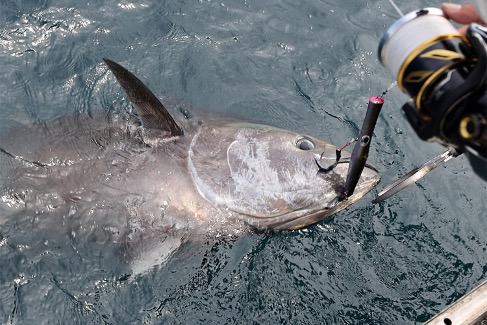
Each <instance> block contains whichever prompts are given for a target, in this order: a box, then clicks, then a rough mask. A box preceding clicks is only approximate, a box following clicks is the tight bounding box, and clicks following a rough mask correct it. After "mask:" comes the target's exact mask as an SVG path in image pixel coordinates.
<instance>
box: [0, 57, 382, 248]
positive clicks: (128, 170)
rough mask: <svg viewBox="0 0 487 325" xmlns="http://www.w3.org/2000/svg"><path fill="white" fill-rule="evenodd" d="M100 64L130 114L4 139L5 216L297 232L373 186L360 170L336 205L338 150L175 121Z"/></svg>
mask: <svg viewBox="0 0 487 325" xmlns="http://www.w3.org/2000/svg"><path fill="white" fill-rule="evenodd" d="M105 62H106V64H107V65H108V67H109V70H110V71H111V72H112V73H113V74H114V75H115V77H116V79H117V80H118V82H119V83H120V85H121V87H122V88H123V90H124V91H125V93H126V95H127V97H128V98H129V99H130V101H131V102H132V103H133V106H134V108H135V111H136V114H126V115H123V114H107V115H99V116H94V117H91V116H88V115H83V114H78V115H75V116H69V117H62V118H58V119H56V120H54V121H51V122H49V123H38V124H34V125H31V126H29V127H23V128H16V129H13V130H10V131H9V132H4V134H3V135H2V136H1V137H0V164H1V165H0V167H1V171H0V181H1V185H2V187H1V189H0V191H1V192H0V193H1V194H0V195H1V196H0V212H1V213H2V214H3V215H4V216H11V217H12V216H15V215H28V216H31V218H32V220H33V221H32V222H34V223H36V224H37V225H38V227H45V228H50V229H56V228H59V227H61V224H66V223H69V224H70V229H71V230H70V231H75V232H76V231H78V232H82V231H84V232H86V233H87V234H88V235H89V236H95V237H96V236H106V234H107V233H108V234H110V236H111V237H115V239H116V240H120V241H125V242H127V241H128V242H134V241H140V240H141V239H142V240H143V239H144V238H149V237H150V238H155V237H157V236H158V234H163V233H171V232H172V233H177V232H178V231H181V230H185V229H196V230H198V229H208V227H213V228H218V227H220V226H221V227H223V225H226V226H227V227H228V225H235V224H240V225H242V224H246V225H250V226H252V227H254V228H257V229H275V230H293V229H299V228H303V227H306V226H309V225H311V224H314V223H317V222H319V221H321V220H323V219H325V218H327V217H329V216H331V215H333V214H335V213H337V212H338V211H340V210H342V209H344V208H346V207H347V206H349V205H351V204H352V203H354V202H356V201H357V200H358V199H360V198H362V197H363V196H364V195H365V194H366V193H367V192H369V191H370V190H371V189H372V188H374V186H375V185H376V184H377V183H378V182H379V179H380V177H379V175H378V173H377V171H376V170H375V169H374V168H373V167H371V166H367V167H366V168H365V169H364V172H363V173H362V176H361V178H360V181H359V182H358V185H357V187H356V189H355V192H354V194H353V195H352V196H351V197H349V198H348V199H347V200H344V201H339V200H338V198H339V196H340V195H341V193H342V192H341V191H342V190H343V186H344V183H345V180H346V177H347V171H348V165H349V164H348V163H349V160H350V159H349V158H350V155H349V154H348V153H346V152H342V155H341V158H340V160H339V161H338V164H337V165H336V167H334V168H333V169H331V170H330V171H328V172H323V170H322V169H321V171H320V168H319V166H320V165H323V164H331V165H332V164H333V162H334V161H335V159H336V149H337V148H336V147H335V146H333V145H331V144H328V143H326V142H324V141H322V140H320V139H317V138H315V137H312V136H309V135H304V134H298V133H295V132H292V131H288V130H283V129H279V128H275V127H271V126H267V125H260V124H253V123H247V122H243V121H238V120H233V119H228V118H222V117H214V116H213V117H210V118H207V119H203V120H202V119H197V118H187V116H186V117H185V116H183V114H179V113H178V114H173V115H174V117H173V115H171V114H170V113H169V111H168V110H167V109H166V108H165V107H164V105H163V104H162V103H161V101H160V100H159V99H158V98H157V97H156V96H155V95H154V94H153V93H152V92H151V91H150V90H149V89H148V88H147V87H146V86H145V85H144V84H143V83H142V82H141V81H140V80H139V79H138V78H137V77H135V76H134V75H133V74H132V73H131V72H129V71H128V70H127V69H125V68H124V67H122V66H121V65H119V64H117V63H115V62H113V61H111V60H108V59H105ZM175 113H176V112H175ZM179 115H181V116H179ZM317 163H318V164H317ZM54 216H56V217H54ZM0 224H1V223H0ZM232 227H233V226H232Z"/></svg>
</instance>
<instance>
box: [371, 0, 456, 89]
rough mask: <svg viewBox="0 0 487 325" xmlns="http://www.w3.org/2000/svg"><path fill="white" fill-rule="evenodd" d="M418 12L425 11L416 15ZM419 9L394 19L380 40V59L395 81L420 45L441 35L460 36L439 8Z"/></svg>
mask: <svg viewBox="0 0 487 325" xmlns="http://www.w3.org/2000/svg"><path fill="white" fill-rule="evenodd" d="M420 11H427V12H428V13H427V14H418V13H419V12H420ZM420 11H415V12H411V13H409V14H407V15H405V16H403V17H402V18H401V19H399V20H398V21H396V22H395V23H394V24H393V25H392V26H391V27H390V28H389V30H388V31H387V32H386V34H385V35H384V37H383V38H382V40H381V42H380V45H379V58H380V61H381V62H382V64H383V65H384V66H385V67H386V68H387V69H388V70H389V72H390V73H391V74H392V75H393V76H394V77H395V78H396V80H398V77H399V75H398V74H399V71H400V69H401V66H402V65H403V64H406V62H405V61H406V60H407V59H408V56H409V55H410V54H411V53H412V52H413V51H415V50H416V49H417V48H418V47H421V45H422V44H425V43H429V42H431V40H434V39H440V38H441V37H451V36H458V37H460V33H459V32H458V31H457V30H456V29H455V27H453V25H452V24H451V23H450V22H449V21H448V20H447V19H446V18H445V17H444V15H443V12H442V11H441V10H440V9H437V8H425V9H422V10H420Z"/></svg>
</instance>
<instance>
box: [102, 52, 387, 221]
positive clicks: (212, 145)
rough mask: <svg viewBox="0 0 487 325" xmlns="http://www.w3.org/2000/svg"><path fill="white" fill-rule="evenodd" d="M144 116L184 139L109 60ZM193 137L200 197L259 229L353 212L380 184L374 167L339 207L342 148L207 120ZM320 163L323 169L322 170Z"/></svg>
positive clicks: (192, 167)
mask: <svg viewBox="0 0 487 325" xmlns="http://www.w3.org/2000/svg"><path fill="white" fill-rule="evenodd" d="M105 62H106V63H107V64H108V66H109V68H110V70H111V71H112V72H113V73H114V74H115V76H116V78H117V80H118V81H119V82H120V84H121V85H122V87H123V88H124V90H125V92H126V93H127V95H128V97H129V98H130V99H131V101H132V102H133V103H134V105H135V106H136V108H137V109H138V112H139V115H140V116H141V120H142V124H143V126H144V128H145V129H147V130H150V129H159V131H161V132H163V137H175V136H181V135H182V134H183V131H182V129H181V128H180V127H179V126H178V125H177V124H176V122H175V121H174V120H173V119H172V117H171V116H170V115H169V113H168V112H167V110H166V109H165V108H164V107H163V105H162V104H161V103H160V102H159V100H157V98H156V97H155V96H154V95H153V94H152V93H151V92H150V91H149V90H148V88H147V87H146V86H144V85H143V83H142V82H141V81H140V80H139V79H137V78H136V77H135V76H134V75H133V74H131V73H130V72H128V71H127V70H126V69H125V68H123V67H121V66H120V65H118V64H117V63H115V62H113V61H110V60H106V59H105ZM184 136H188V137H189V136H192V139H191V141H190V146H189V152H188V156H187V157H188V158H187V159H188V161H187V164H188V168H189V174H190V176H191V178H192V180H193V182H194V185H195V187H196V189H197V191H198V192H199V194H200V195H201V196H202V197H203V198H204V199H206V201H208V203H209V204H210V205H212V206H214V207H216V208H217V209H218V210H221V211H223V212H224V213H223V214H224V215H228V216H229V217H231V218H236V219H240V220H243V221H245V222H247V223H249V224H251V225H252V226H254V227H257V228H260V229H262V228H272V229H298V228H302V227H305V226H308V225H310V224H313V223H316V222H318V221H320V220H323V219H325V218H326V217H328V216H330V215H332V214H334V213H336V212H338V211H340V210H342V209H344V208H346V207H347V206H349V205H350V204H352V203H354V202H355V201H357V200H358V199H360V198H361V197H363V196H364V195H365V194H366V193H368V192H369V191H370V190H371V189H372V188H374V186H375V185H376V184H377V183H378V182H379V180H380V177H379V175H378V173H377V171H376V170H375V169H374V168H373V167H371V166H367V167H366V168H365V169H364V172H363V173H362V176H361V178H360V180H359V183H358V184H357V187H356V189H355V192H354V194H353V195H352V196H351V197H349V198H348V200H345V201H341V202H340V201H339V200H338V197H339V196H340V195H341V193H342V190H343V186H344V184H345V180H346V177H347V172H348V161H349V157H350V155H349V154H348V153H346V152H343V153H342V158H341V159H340V160H339V161H338V164H337V165H336V166H335V167H334V168H333V169H332V170H330V171H328V172H323V171H320V168H319V167H318V164H317V162H321V163H322V164H333V163H334V162H335V160H336V149H337V148H336V147H335V146H333V145H330V144H328V143H326V142H324V141H321V140H319V139H316V138H313V137H310V136H306V135H300V134H297V133H294V132H290V131H287V130H282V129H278V128H273V127H270V126H265V125H259V124H250V123H243V122H228V121H222V120H209V121H205V123H203V124H202V125H201V126H200V127H199V128H198V130H197V131H196V132H195V133H193V134H185V135H184ZM321 163H320V164H321Z"/></svg>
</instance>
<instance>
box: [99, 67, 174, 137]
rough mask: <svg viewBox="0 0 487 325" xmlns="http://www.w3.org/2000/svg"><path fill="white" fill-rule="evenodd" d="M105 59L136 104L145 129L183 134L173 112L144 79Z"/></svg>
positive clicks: (171, 134) (172, 134)
mask: <svg viewBox="0 0 487 325" xmlns="http://www.w3.org/2000/svg"><path fill="white" fill-rule="evenodd" d="M103 61H105V63H106V64H107V65H108V68H110V70H111V71H112V73H113V74H114V75H115V77H116V78H117V80H118V82H119V83H120V85H121V86H122V88H123V90H124V91H125V93H126V94H127V96H128V98H129V99H130V101H131V102H132V103H133V104H134V106H135V108H136V109H137V113H138V114H139V117H140V119H141V121H142V126H143V127H144V129H158V130H162V131H166V132H168V133H169V135H168V136H179V135H182V134H183V130H182V129H181V128H180V127H179V125H177V123H176V121H174V119H173V118H172V116H171V114H169V112H168V111H167V109H166V108H165V107H164V105H162V103H161V102H160V101H159V99H157V97H156V96H155V95H154V94H153V93H152V92H151V91H150V90H149V88H147V86H146V85H144V84H143V83H142V81H140V80H139V79H138V78H137V77H136V76H134V74H132V73H131V72H130V71H128V70H127V69H125V68H124V67H122V66H121V65H120V64H118V63H116V62H113V61H112V60H109V59H103Z"/></svg>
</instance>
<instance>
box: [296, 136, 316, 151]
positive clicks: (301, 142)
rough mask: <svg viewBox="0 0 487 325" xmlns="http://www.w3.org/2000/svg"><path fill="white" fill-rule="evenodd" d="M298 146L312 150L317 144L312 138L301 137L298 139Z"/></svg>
mask: <svg viewBox="0 0 487 325" xmlns="http://www.w3.org/2000/svg"><path fill="white" fill-rule="evenodd" d="M296 147H298V148H299V149H301V150H312V149H314V148H315V144H314V142H313V141H312V140H311V139H308V138H299V139H298V140H297V141H296Z"/></svg>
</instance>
